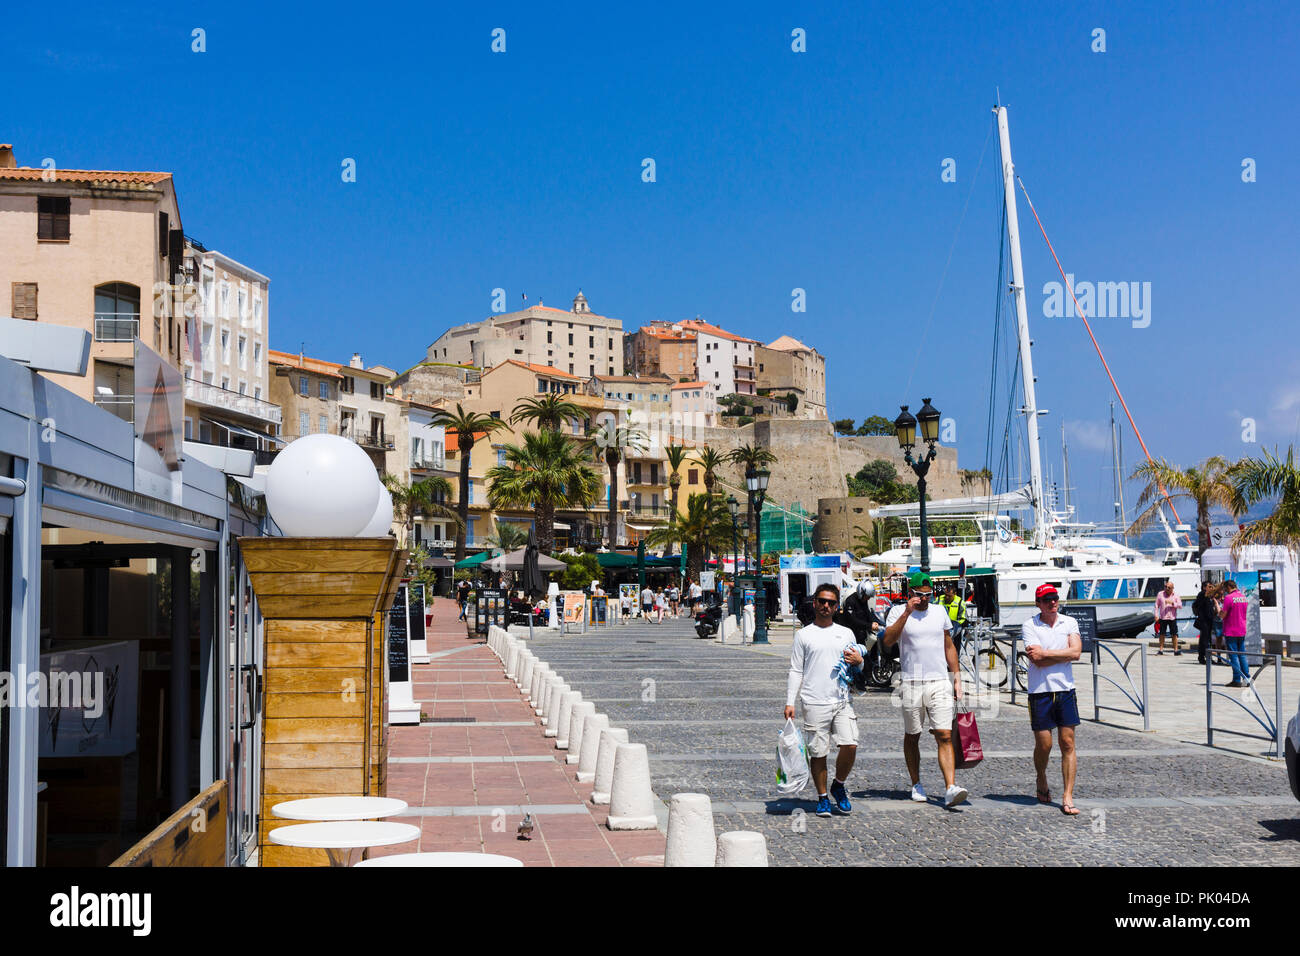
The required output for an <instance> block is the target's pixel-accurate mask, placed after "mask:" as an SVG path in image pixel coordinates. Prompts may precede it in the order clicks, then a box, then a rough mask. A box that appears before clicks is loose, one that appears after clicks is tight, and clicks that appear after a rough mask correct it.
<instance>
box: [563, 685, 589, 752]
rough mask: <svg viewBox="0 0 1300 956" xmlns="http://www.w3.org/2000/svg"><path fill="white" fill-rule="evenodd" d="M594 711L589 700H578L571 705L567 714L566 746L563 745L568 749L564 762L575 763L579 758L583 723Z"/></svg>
mask: <svg viewBox="0 0 1300 956" xmlns="http://www.w3.org/2000/svg"><path fill="white" fill-rule="evenodd" d="M595 713H596V705H595V704H593V703H592V702H591V701H589V700H580V701H578V702H577V703H576V704H574V705H573V711H572V713H570V714H569V739H568V746H566V747H564V749H565V750H568V751H569V755H568V756H567V757H565V758H564V762H565V763H577V762H578V760H579V758H581V756H582V734H583V725H584V723H585V721H586V720H587V718H588V717H591V716H593V715H594V714H595Z"/></svg>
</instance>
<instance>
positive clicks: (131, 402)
mask: <svg viewBox="0 0 1300 956" xmlns="http://www.w3.org/2000/svg"><path fill="white" fill-rule="evenodd" d="M95 404H96V405H98V406H100V407H101V408H104V409H107V410H108V411H110V412H112V413H113V414H114V415H116V416H117V417H118V418H120V419H122V420H123V421H126V422H134V421H135V396H134V395H96V396H95Z"/></svg>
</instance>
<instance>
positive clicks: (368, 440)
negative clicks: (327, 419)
mask: <svg viewBox="0 0 1300 956" xmlns="http://www.w3.org/2000/svg"><path fill="white" fill-rule="evenodd" d="M339 434H340V435H342V436H343V437H344V438H349V439H351V440H352V441H354V442H356V443H357V444H358V445H360V446H361V447H362V448H373V449H375V450H377V451H392V450H393V447H394V446H393V439H391V438H388V437H386V436H385V435H384V433H383V432H378V433H371V432H368V431H362V430H361V429H360V428H342V427H341V428H339Z"/></svg>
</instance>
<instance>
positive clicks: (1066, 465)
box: [1061, 420, 1070, 514]
mask: <svg viewBox="0 0 1300 956" xmlns="http://www.w3.org/2000/svg"><path fill="white" fill-rule="evenodd" d="M1061 470H1062V471H1063V472H1064V474H1065V484H1064V485H1062V486H1061V490H1062V491H1064V492H1065V512H1066V514H1069V513H1070V449H1069V446H1068V445H1066V444H1065V421H1064V420H1062V421H1061Z"/></svg>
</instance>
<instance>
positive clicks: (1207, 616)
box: [1192, 581, 1214, 664]
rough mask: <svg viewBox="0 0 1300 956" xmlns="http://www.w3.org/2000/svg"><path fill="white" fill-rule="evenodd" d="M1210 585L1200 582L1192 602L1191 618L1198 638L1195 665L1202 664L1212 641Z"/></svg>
mask: <svg viewBox="0 0 1300 956" xmlns="http://www.w3.org/2000/svg"><path fill="white" fill-rule="evenodd" d="M1211 587H1212V586H1211V584H1210V582H1208V581H1202V582H1201V591H1200V593H1199V594H1197V595H1196V600H1195V601H1193V602H1192V617H1193V620H1194V622H1195V627H1196V630H1197V632H1198V633H1199V634H1200V637H1199V638H1198V639H1197V641H1196V663H1198V664H1204V663H1205V656H1206V654H1208V653H1209V650H1210V641H1212V640H1213V639H1214V598H1213V596H1212V594H1211Z"/></svg>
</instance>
